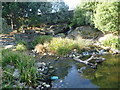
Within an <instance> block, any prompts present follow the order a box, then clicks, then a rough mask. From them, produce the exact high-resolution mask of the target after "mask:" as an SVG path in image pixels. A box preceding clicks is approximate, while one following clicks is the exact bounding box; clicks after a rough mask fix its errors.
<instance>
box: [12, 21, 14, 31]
mask: <svg viewBox="0 0 120 90" xmlns="http://www.w3.org/2000/svg"><path fill="white" fill-rule="evenodd" d="M11 28H12V30H13V29H14V23H13V19H11Z"/></svg>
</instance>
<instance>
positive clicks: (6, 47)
mask: <svg viewBox="0 0 120 90" xmlns="http://www.w3.org/2000/svg"><path fill="white" fill-rule="evenodd" d="M13 46H14V45H6V46H5V49H8V48H12V47H13Z"/></svg>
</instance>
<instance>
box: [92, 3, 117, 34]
mask: <svg viewBox="0 0 120 90" xmlns="http://www.w3.org/2000/svg"><path fill="white" fill-rule="evenodd" d="M118 5H119V2H107V3H106V2H102V3H100V4H98V5H97V8H96V13H95V14H94V23H95V27H96V28H98V29H99V30H101V31H102V32H103V33H117V31H118V30H119V27H118V26H119V23H118V22H119V18H118V17H119V15H118V12H119V11H118Z"/></svg>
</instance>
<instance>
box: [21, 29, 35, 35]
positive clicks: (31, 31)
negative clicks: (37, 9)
mask: <svg viewBox="0 0 120 90" xmlns="http://www.w3.org/2000/svg"><path fill="white" fill-rule="evenodd" d="M23 33H26V34H33V33H35V30H23Z"/></svg>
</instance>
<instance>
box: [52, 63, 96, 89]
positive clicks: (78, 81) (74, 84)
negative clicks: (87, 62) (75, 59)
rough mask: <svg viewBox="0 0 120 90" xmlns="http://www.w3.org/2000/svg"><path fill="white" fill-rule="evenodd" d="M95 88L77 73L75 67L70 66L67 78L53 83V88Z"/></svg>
mask: <svg viewBox="0 0 120 90" xmlns="http://www.w3.org/2000/svg"><path fill="white" fill-rule="evenodd" d="M90 87H93V88H96V87H98V86H96V85H94V84H92V83H91V81H90V80H89V79H85V78H83V77H82V76H80V73H78V71H77V68H76V65H72V67H71V68H70V69H69V72H68V74H67V76H65V77H64V79H59V80H56V81H55V82H53V88H90Z"/></svg>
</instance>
